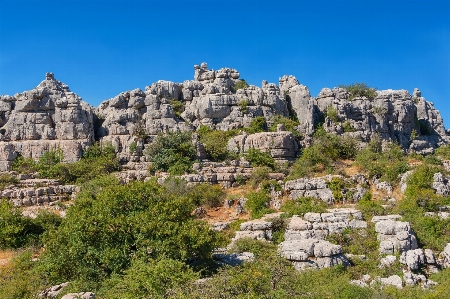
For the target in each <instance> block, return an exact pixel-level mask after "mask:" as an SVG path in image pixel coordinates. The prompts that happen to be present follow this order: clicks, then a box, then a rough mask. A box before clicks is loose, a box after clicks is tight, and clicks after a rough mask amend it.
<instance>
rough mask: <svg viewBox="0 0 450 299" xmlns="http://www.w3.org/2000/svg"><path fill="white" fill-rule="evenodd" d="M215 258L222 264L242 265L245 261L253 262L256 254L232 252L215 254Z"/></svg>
mask: <svg viewBox="0 0 450 299" xmlns="http://www.w3.org/2000/svg"><path fill="white" fill-rule="evenodd" d="M213 258H214V259H215V260H217V261H218V263H219V264H221V265H229V266H232V267H234V266H240V265H242V264H243V263H245V262H253V261H254V260H255V255H254V254H253V253H252V252H241V253H231V254H213Z"/></svg>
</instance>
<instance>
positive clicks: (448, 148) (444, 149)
mask: <svg viewBox="0 0 450 299" xmlns="http://www.w3.org/2000/svg"><path fill="white" fill-rule="evenodd" d="M436 155H437V156H439V157H441V158H442V159H444V160H450V144H446V145H443V146H440V147H439V148H438V149H436Z"/></svg>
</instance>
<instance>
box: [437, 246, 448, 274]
mask: <svg viewBox="0 0 450 299" xmlns="http://www.w3.org/2000/svg"><path fill="white" fill-rule="evenodd" d="M438 263H439V264H440V265H441V266H442V267H443V268H450V243H447V245H445V247H444V250H443V251H442V252H441V253H440V254H439V260H438Z"/></svg>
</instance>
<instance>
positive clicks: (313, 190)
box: [284, 178, 334, 204]
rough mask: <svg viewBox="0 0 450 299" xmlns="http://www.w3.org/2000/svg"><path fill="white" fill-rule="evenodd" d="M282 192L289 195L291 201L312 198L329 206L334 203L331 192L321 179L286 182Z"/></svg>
mask: <svg viewBox="0 0 450 299" xmlns="http://www.w3.org/2000/svg"><path fill="white" fill-rule="evenodd" d="M284 190H285V191H286V192H288V193H289V197H290V198H292V199H297V198H299V197H314V198H317V199H320V200H322V201H324V202H326V203H329V204H332V203H334V196H333V192H332V191H331V189H330V188H328V187H327V183H326V181H325V179H323V178H311V179H309V178H300V179H296V180H292V181H287V182H286V183H285V185H284Z"/></svg>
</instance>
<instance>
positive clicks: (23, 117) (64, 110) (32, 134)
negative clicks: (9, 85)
mask: <svg viewBox="0 0 450 299" xmlns="http://www.w3.org/2000/svg"><path fill="white" fill-rule="evenodd" d="M93 137H94V125H93V110H92V108H91V107H90V106H89V105H88V104H87V103H85V102H83V101H82V100H81V98H80V97H79V96H78V95H76V94H75V93H73V92H71V91H70V89H69V87H68V86H67V85H65V84H64V83H62V82H60V81H58V80H55V78H54V76H53V74H52V73H47V74H46V79H45V80H44V81H42V82H41V83H40V84H39V85H38V86H37V87H36V88H34V89H32V90H29V91H25V92H23V93H19V94H16V95H14V96H0V152H2V161H0V162H2V163H0V170H3V171H4V170H6V169H8V165H9V162H10V161H11V160H13V159H14V158H15V157H16V156H17V153H20V154H21V155H23V156H24V157H31V158H39V157H40V156H42V154H43V153H44V152H46V151H49V150H53V149H57V148H61V149H62V150H63V151H64V159H65V160H66V161H67V162H70V161H76V160H78V159H79V158H80V157H81V154H82V151H83V149H84V148H85V147H86V146H88V145H90V144H92V142H93V140H94V139H93Z"/></svg>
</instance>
